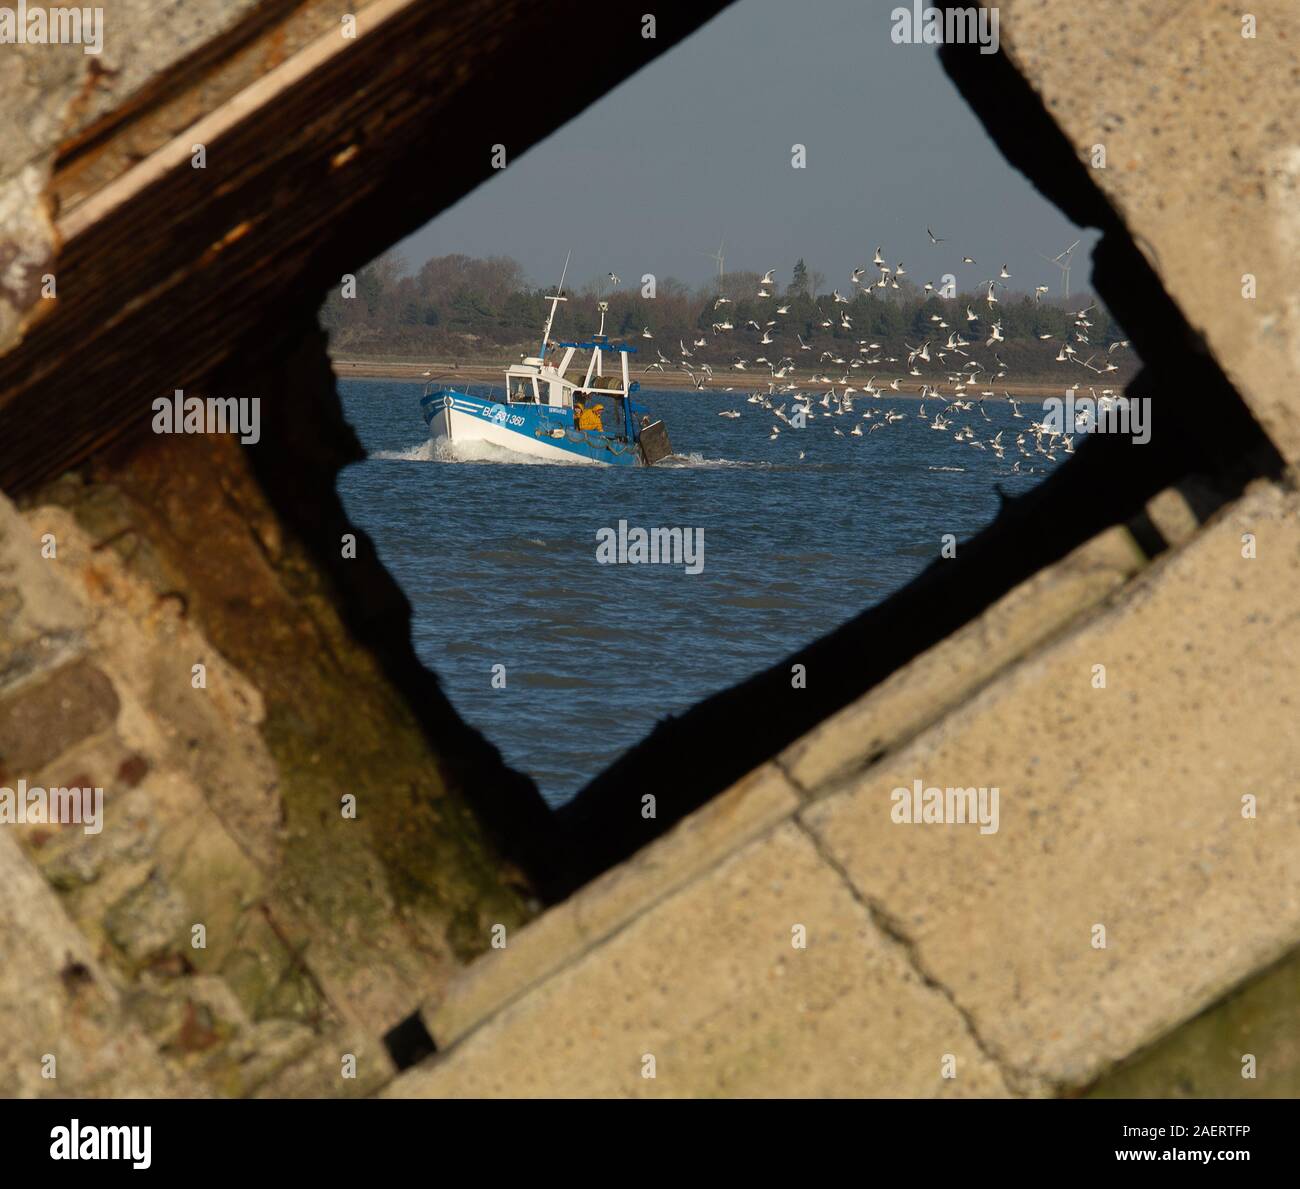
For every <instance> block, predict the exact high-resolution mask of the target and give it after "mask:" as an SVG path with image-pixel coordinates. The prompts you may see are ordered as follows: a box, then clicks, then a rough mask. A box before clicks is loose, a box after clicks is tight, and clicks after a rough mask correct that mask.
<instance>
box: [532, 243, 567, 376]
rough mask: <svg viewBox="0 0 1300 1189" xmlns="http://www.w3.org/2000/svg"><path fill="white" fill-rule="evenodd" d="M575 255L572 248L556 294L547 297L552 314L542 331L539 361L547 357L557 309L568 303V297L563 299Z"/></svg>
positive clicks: (565, 261)
mask: <svg viewBox="0 0 1300 1189" xmlns="http://www.w3.org/2000/svg"><path fill="white" fill-rule="evenodd" d="M572 255H573V249H572V248H570V249H569V252H568V254H567V255H566V256H565V257H564V271H563V272H562V273H560V284H559V287H558V288H557V289H556V290H555V292H554V294H550V295H548V296H547V298H546V300H547V301H549V302H550V303H551V312H550V313H549V314H548V315H547V317H546V329H545V330H543V331H542V345H541V348H540V349H539V350H538V352H537V358H538V359H544V358H545V357H546V344H547V343H549V342H550V341H551V323H553V322H554V321H555V309H556V307H557V306H558V305H559V304H560V302H562V301H568V300H569V299H568V298H567V297H561V296H560V294H561V293H563V292H564V278H565V277H567V276H568V275H569V257H570V256H572Z"/></svg>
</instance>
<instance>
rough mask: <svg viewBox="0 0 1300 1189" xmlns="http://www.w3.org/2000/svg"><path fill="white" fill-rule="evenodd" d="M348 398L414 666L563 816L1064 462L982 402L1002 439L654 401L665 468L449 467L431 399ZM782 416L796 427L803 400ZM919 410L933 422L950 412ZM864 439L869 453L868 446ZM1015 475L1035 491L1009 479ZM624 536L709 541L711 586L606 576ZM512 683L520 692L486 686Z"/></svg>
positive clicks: (365, 499)
mask: <svg viewBox="0 0 1300 1189" xmlns="http://www.w3.org/2000/svg"><path fill="white" fill-rule="evenodd" d="M339 388H340V392H341V394H342V398H343V404H344V409H345V412H346V413H347V416H348V418H349V419H350V420H351V422H352V424H353V426H354V427H355V428H356V430H357V433H358V434H359V436H360V437H361V440H362V443H363V444H364V446H365V448H366V450H367V452H368V457H367V458H366V459H365V461H363V462H360V463H357V464H355V465H354V466H351V467H349V468H348V469H347V470H345V471H344V473H343V474H342V476H341V477H340V481H339V488H340V493H341V495H342V498H343V500H344V503H345V505H346V506H347V509H348V512H349V513H350V515H351V517H352V518H353V520H354V521H356V522H357V523H358V524H360V525H361V526H363V527H364V528H365V529H366V530H367V531H368V532H369V533H370V534H371V535H372V536H373V537H374V539H375V542H376V544H377V546H378V549H379V553H380V556H381V557H382V559H383V561H384V563H385V564H386V565H387V566H388V568H389V569H390V570H391V571H392V573H393V574H394V575H395V576H396V577H397V579H398V581H399V582H400V583H401V584H402V587H403V588H404V589H405V591H406V593H407V596H408V597H409V598H410V600H411V603H412V604H413V606H414V625H413V631H414V640H415V647H416V651H417V652H418V653H419V655H420V657H421V658H422V659H423V660H424V662H425V663H426V664H427V665H429V666H430V667H431V668H432V669H434V670H435V671H436V672H437V673H438V675H439V676H440V678H441V679H442V682H443V687H444V689H445V690H446V691H447V694H448V696H449V697H450V698H451V700H452V702H453V703H454V704H455V705H456V707H457V708H458V709H459V710H460V712H461V714H462V715H463V716H464V717H465V718H466V719H467V720H468V721H469V722H471V723H473V724H474V725H475V726H477V727H479V728H480V729H481V730H482V731H483V732H484V733H485V734H486V735H487V736H488V737H489V738H490V739H491V740H492V741H493V742H494V743H496V745H497V746H498V747H500V748H501V750H502V752H503V754H504V756H505V758H506V761H507V762H508V763H509V764H511V765H512V766H514V767H516V768H519V769H520V770H522V771H525V772H528V773H530V774H531V775H532V776H533V777H534V778H535V779H536V780H537V782H538V784H539V786H540V787H541V789H542V792H543V793H544V794H545V795H546V797H547V799H548V800H550V801H551V802H552V803H558V802H562V801H564V800H567V799H568V798H569V797H571V796H572V795H573V794H574V793H575V792H577V790H578V789H579V788H580V787H581V786H582V785H583V784H584V783H585V782H586V781H587V780H589V779H590V778H591V777H592V776H594V775H595V774H596V773H597V772H599V771H600V770H601V769H602V768H603V767H605V766H606V765H607V764H608V763H609V762H610V761H611V760H612V759H613V758H614V757H615V756H617V755H618V753H619V752H620V751H622V750H623V749H625V748H626V747H628V746H629V745H630V744H632V743H635V742H636V741H637V740H638V739H640V738H641V737H642V736H644V735H645V734H646V733H647V732H648V731H649V730H650V729H651V727H652V726H653V725H654V723H655V721H656V720H657V719H658V718H661V717H662V716H664V715H666V714H673V713H680V712H681V711H683V710H685V709H687V708H688V707H690V706H691V705H692V704H693V703H694V702H696V701H698V700H699V699H700V698H702V697H703V696H705V695H706V694H709V693H711V692H713V691H715V690H719V689H722V688H724V687H726V686H728V685H732V684H734V683H735V682H737V681H739V680H741V679H742V678H744V677H747V676H748V675H750V674H751V673H753V672H755V671H756V670H758V669H761V668H764V667H766V666H768V665H771V664H773V663H774V662H776V661H779V660H781V659H782V658H783V657H785V656H787V655H789V654H790V653H791V652H793V651H794V650H795V649H796V648H797V647H798V646H799V645H800V644H802V643H805V642H807V641H809V640H812V639H814V638H816V637H817V636H820V635H822V634H823V633H825V632H826V631H828V630H830V629H831V628H833V627H835V626H836V625H837V624H839V623H841V622H843V621H844V620H846V619H849V618H851V617H853V616H854V615H856V614H857V613H858V612H860V611H861V610H863V609H864V608H865V607H867V606H869V605H870V604H872V603H875V602H877V601H879V600H880V599H882V598H884V597H885V596H886V595H888V594H890V593H891V592H892V591H894V590H896V589H897V588H898V587H899V586H901V585H902V584H903V583H904V582H906V581H907V580H908V579H909V578H911V577H913V576H914V575H915V574H917V573H919V572H920V571H921V570H922V569H923V568H924V567H925V566H926V565H927V564H929V562H930V561H932V560H933V559H934V558H935V557H936V556H937V555H938V552H939V546H940V538H941V536H942V534H944V533H954V534H956V535H957V537H958V539H959V540H961V539H964V538H966V537H969V536H970V535H971V534H973V533H974V532H975V531H977V530H978V529H979V528H981V527H982V526H983V525H985V524H986V523H988V521H990V520H991V519H992V518H993V516H994V514H995V513H996V511H997V504H998V499H997V494H996V492H995V490H994V484H995V483H1000V484H1001V485H1002V486H1003V489H1004V490H1005V491H1007V493H1008V494H1016V493H1018V492H1021V491H1023V490H1025V489H1026V488H1027V487H1029V486H1030V485H1032V484H1033V483H1034V482H1036V481H1037V480H1038V479H1039V478H1041V476H1042V474H1043V473H1045V471H1046V470H1049V469H1051V468H1052V467H1053V466H1054V465H1060V464H1061V462H1062V461H1064V459H1065V457H1066V456H1065V455H1064V454H1061V453H1060V452H1059V451H1058V453H1057V459H1058V460H1059V461H1058V462H1056V463H1052V462H1048V461H1046V460H1044V459H1042V458H1041V457H1036V458H1035V460H1034V461H1033V462H1031V461H1030V460H1028V459H1023V458H1021V457H1020V456H1019V454H1018V453H1017V451H1016V447H1015V444H1014V438H1015V434H1016V432H1017V431H1018V430H1023V429H1025V427H1026V426H1027V425H1028V423H1029V421H1030V420H1031V419H1032V418H1034V417H1036V416H1038V414H1039V411H1040V406H1039V405H1037V404H1029V403H1026V404H1025V405H1024V406H1023V411H1024V417H1023V419H1021V420H1017V419H1015V418H1014V417H1013V416H1012V409H1011V407H1010V406H1009V405H1007V404H1005V403H1001V402H993V401H989V402H987V404H986V406H985V409H986V411H987V414H988V416H989V417H990V418H991V421H987V422H986V421H985V420H984V419H983V417H981V415H980V413H979V411H978V410H972V411H971V412H970V413H958V414H956V415H955V416H954V420H953V425H952V428H950V429H948V430H946V431H936V430H932V429H930V428H929V424H928V421H922V420H921V419H920V418H919V417H918V412H919V408H918V404H917V402H916V400H914V399H902V398H896V399H892V400H890V399H884V398H880V399H876V400H872V401H866V400H863V399H861V398H860V397H858V398H856V399H855V401H854V410H853V412H852V413H848V414H845V415H843V416H822V412H823V410H822V409H821V408H820V407H819V406H817V405H814V412H815V414H816V415H815V416H813V417H811V418H810V419H809V421H808V425H807V427H806V428H805V429H803V430H795V429H791V428H789V427H788V426H785V425H783V424H781V423H779V422H777V421H776V420H775V419H774V418H773V415H772V414H771V413H770V412H765V411H763V410H762V409H760V408H758V407H756V406H754V405H750V404H747V403H746V402H745V397H746V395H747V394H746V393H743V392H734V393H718V392H710V393H708V394H707V395H704V394H699V393H695V392H689V393H687V392H643V393H641V394H640V396H639V398H638V399H640V400H641V401H642V402H643V403H645V404H647V405H648V406H649V407H650V408H651V409H652V410H654V412H655V413H656V414H657V415H659V416H661V417H662V418H663V419H664V421H665V423H666V424H667V426H668V430H669V434H670V437H671V439H672V443H673V447H674V449H675V450H677V451H679V452H680V457H678V458H676V459H674V460H672V462H670V463H669V464H667V465H661V466H658V467H652V468H640V467H626V468H623V467H594V466H568V465H555V464H548V463H529V462H506V461H499V460H496V459H493V460H471V461H448V460H441V459H436V458H435V457H434V453H433V451H432V449H431V446H430V443H429V442H428V439H427V435H426V431H425V428H424V424H423V422H422V420H421V418H420V413H419V397H420V393H421V388H420V386H419V385H418V384H410V383H402V382H390V381H373V382H372V381H362V380H349V381H343V382H341V383H340V385H339ZM776 403H777V404H778V405H784V406H785V407H786V409H787V411H788V410H789V406H790V400H789V398H785V399H781V398H778V399H777V401H776ZM925 407H926V411H927V417H932V416H933V413H934V412H935V410H936V407H937V406H936V404H935V402H933V401H927V402H925ZM869 408H879V409H890V408H892V409H893V410H895V411H896V412H899V413H902V414H904V419H903V420H902V421H899V422H896V423H893V424H889V425H887V426H886V427H885V428H884V429H882V430H879V431H877V432H875V433H871V434H868V433H867V432H866V431H867V429H868V428H869V427H870V426H871V424H872V423H873V422H876V421H879V419H880V418H879V417H873V418H872V419H871V420H868V421H864V420H863V419H862V414H863V412H865V411H866V410H867V409H869ZM724 409H736V410H739V411H740V412H741V416H740V417H739V418H737V419H728V418H724V417H719V416H718V414H719V412H721V411H722V410H724ZM859 423H860V424H861V425H862V426H863V431H864V432H863V436H862V437H853V436H851V435H850V432H849V431H850V430H851V429H852V428H853V426H854V425H855V424H859ZM778 424H780V425H781V432H780V434H779V435H778V436H777V439H776V440H775V441H772V440H770V435H771V432H772V427H773V426H774V425H778ZM962 425H970V426H972V427H973V428H974V430H975V432H976V436H977V438H978V439H979V440H981V441H984V440H987V439H989V438H991V437H993V435H994V434H995V433H996V432H997V431H998V430H999V429H1002V430H1003V431H1004V432H1003V438H1002V442H1003V444H1004V446H1006V447H1007V450H1006V457H1005V459H1003V460H999V459H998V458H997V457H996V456H995V454H994V453H993V452H992V451H991V450H990V449H987V448H986V449H984V450H977V449H975V448H973V447H971V446H969V445H967V444H965V443H957V442H955V441H953V434H954V433H955V432H956V431H957V430H958V429H959V428H960V427H961V426H962ZM835 429H839V430H841V432H842V433H843V435H844V436H842V437H841V436H837V435H836V434H835V432H834V430H835ZM1028 445H1029V448H1030V449H1031V450H1032V448H1033V441H1032V438H1029V439H1028ZM801 451H802V452H803V454H804V457H803V459H799V457H798V455H799V453H800V452H801ZM501 457H502V458H504V457H509V456H501ZM1017 460H1018V461H1019V462H1020V465H1021V469H1022V471H1023V470H1026V469H1028V468H1031V467H1032V468H1033V470H1034V472H1035V473H1033V474H1016V473H1013V470H1012V468H1013V464H1014V463H1015V462H1016V461H1017ZM620 519H622V520H626V521H627V522H628V524H629V526H641V527H646V528H652V527H661V526H681V527H684V528H691V529H694V528H702V529H703V530H704V566H703V570H702V572H700V573H698V574H688V573H686V572H685V570H684V567H682V566H673V565H601V564H598V562H597V560H596V546H597V533H598V531H599V530H600V529H602V528H606V527H610V528H614V527H616V526H617V524H618V522H619V520H620ZM495 665H504V666H505V681H506V685H505V688H504V689H498V688H493V684H492V676H493V666H495Z"/></svg>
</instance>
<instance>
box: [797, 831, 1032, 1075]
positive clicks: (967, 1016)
mask: <svg viewBox="0 0 1300 1189" xmlns="http://www.w3.org/2000/svg"><path fill="white" fill-rule="evenodd" d="M792 820H793V821H794V824H795V825H796V826H797V827H798V828H799V829H800V830H802V831H803V832H804V834H806V835H807V837H808V839H809V841H810V842H811V843H812V845H813V849H814V850H816V852H817V855H818V857H819V858H820V859H821V860H822V862H824V863H825V864H826V866H827V867H829V868H830V869H831V870H832V871H833V872H835V874H836V875H838V876H839V878H840V879H841V880H842V881H843V883H844V886H845V887H846V888H847V889H848V892H849V895H850V896H852V897H853V899H854V900H855V901H856V902H857V903H858V904H859V905H861V907H862V908H863V909H864V910H865V911H866V913H867V915H868V916H869V917H870V918H871V923H872V924H873V925H875V926H876V928H878V929H879V930H880V931H881V932H882V933H883V934H884V935H885V936H886V937H888V938H889V939H890V940H891V941H893V942H894V943H895V944H896V945H898V946H899V947H900V948H901V949H902V951H903V953H904V955H905V956H906V959H907V964H908V965H909V966H910V967H911V969H912V971H913V973H915V975H916V976H917V978H919V979H920V980H921V982H922V984H923V985H924V986H926V987H927V988H929V989H930V990H932V991H935V992H937V993H938V994H939V995H941V996H943V998H944V999H945V1000H946V1001H947V1003H948V1005H949V1006H950V1007H951V1008H952V1009H953V1011H954V1012H956V1013H957V1016H958V1018H959V1019H960V1020H961V1022H962V1025H963V1027H964V1028H965V1029H966V1032H967V1033H968V1034H969V1035H970V1038H971V1040H972V1042H973V1043H974V1045H975V1047H976V1048H977V1049H979V1051H980V1053H981V1055H982V1056H983V1057H984V1058H985V1060H987V1061H988V1062H989V1063H990V1064H991V1065H993V1067H994V1068H995V1069H996V1070H997V1071H998V1073H999V1075H1000V1076H1001V1078H1002V1081H1003V1084H1004V1085H1005V1086H1006V1087H1007V1089H1008V1090H1009V1091H1010V1092H1011V1094H1012V1095H1013V1096H1015V1097H1017V1098H1026V1097H1038V1096H1040V1095H1041V1093H1042V1091H1043V1090H1044V1089H1046V1088H1048V1087H1047V1086H1046V1085H1045V1083H1044V1082H1043V1081H1042V1079H1040V1078H1036V1077H1034V1076H1033V1075H1031V1074H1028V1073H1026V1072H1025V1071H1024V1070H1021V1069H1017V1068H1016V1067H1015V1066H1014V1065H1012V1064H1011V1062H1010V1061H1008V1060H1007V1059H1006V1058H1005V1057H1004V1056H1003V1055H1002V1054H1001V1053H999V1052H998V1051H997V1049H996V1047H995V1046H994V1045H993V1044H992V1043H991V1042H990V1041H989V1040H987V1039H986V1038H985V1037H984V1036H983V1035H981V1033H980V1030H979V1029H978V1028H977V1027H976V1025H975V1020H974V1018H973V1017H972V1015H971V1013H970V1011H969V1010H968V1009H967V1008H965V1007H963V1006H962V1004H961V1003H960V1002H958V1000H957V997H956V995H954V994H953V992H952V989H951V988H950V987H948V986H946V985H945V984H944V983H943V982H941V981H940V980H939V979H938V978H936V977H935V976H934V975H933V974H932V973H931V972H930V971H929V970H928V969H927V968H926V966H925V963H924V962H923V961H922V960H921V955H920V953H919V951H918V949H917V945H916V942H915V941H914V940H913V939H912V938H911V937H909V936H908V934H907V933H906V932H905V931H904V929H903V927H902V925H900V924H899V922H898V921H897V920H896V919H895V918H894V917H892V916H891V915H890V914H889V912H888V911H887V910H886V909H885V908H884V906H883V905H880V904H878V903H876V901H875V900H873V899H872V898H871V897H870V896H868V895H867V894H866V893H865V892H863V891H862V889H861V888H859V887H858V886H857V884H855V883H854V882H853V879H852V878H851V877H850V875H849V873H848V871H847V870H845V868H844V865H843V864H842V863H841V862H840V861H839V860H838V859H837V858H835V856H834V855H832V854H831V853H830V851H829V849H828V848H827V846H826V845H825V842H824V841H823V839H822V837H821V835H819V834H818V833H817V831H816V830H814V829H813V828H812V827H811V826H809V825H808V824H807V822H805V821H803V820H802V818H801V817H800V815H799V814H798V813H796V814H795V815H794V816H793V819H792Z"/></svg>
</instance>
